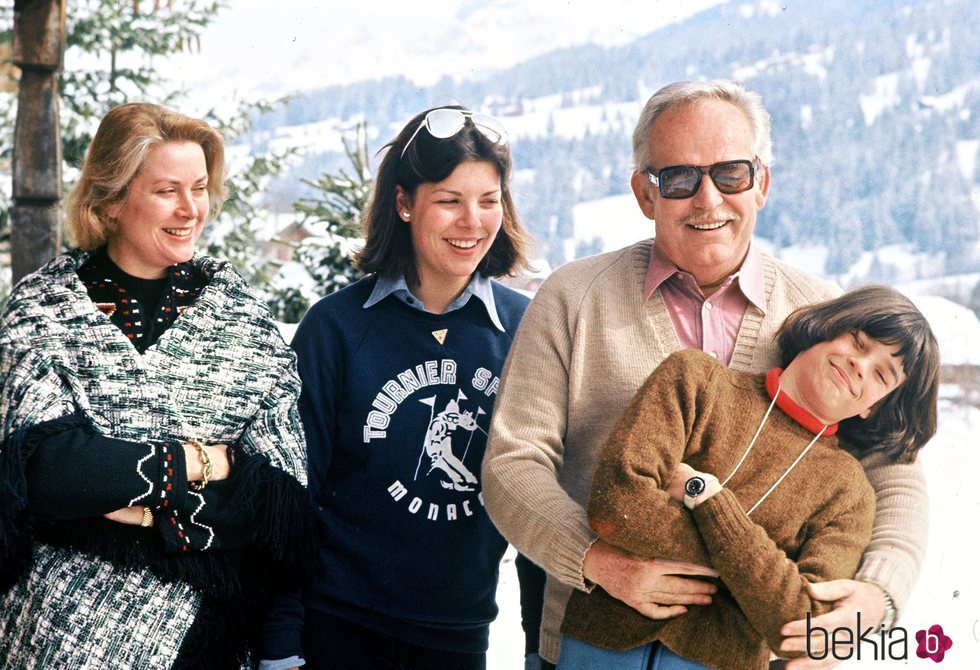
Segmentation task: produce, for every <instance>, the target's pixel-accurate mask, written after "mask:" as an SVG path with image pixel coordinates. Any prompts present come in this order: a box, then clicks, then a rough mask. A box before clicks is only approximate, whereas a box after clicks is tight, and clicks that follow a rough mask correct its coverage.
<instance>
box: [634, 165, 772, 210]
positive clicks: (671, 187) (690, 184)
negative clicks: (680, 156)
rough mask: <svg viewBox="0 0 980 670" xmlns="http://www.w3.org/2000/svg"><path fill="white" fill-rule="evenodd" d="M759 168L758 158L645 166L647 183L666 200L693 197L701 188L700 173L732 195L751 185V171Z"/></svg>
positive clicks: (719, 188)
mask: <svg viewBox="0 0 980 670" xmlns="http://www.w3.org/2000/svg"><path fill="white" fill-rule="evenodd" d="M761 168H762V164H761V163H760V161H759V159H758V158H755V159H753V160H751V161H746V160H740V161H722V162H721V163H715V164H714V165H704V166H702V165H671V166H670V167H665V168H664V169H662V170H653V169H651V168H646V170H645V172H646V175H647V177H648V178H649V179H650V183H651V184H653V185H654V186H657V187H659V188H660V195H661V196H663V197H664V198H667V199H669V200H683V199H684V198H691V197H694V194H695V193H697V192H698V189H699V188H701V175H705V174H706V175H708V176H709V177H711V181H712V182H714V185H715V188H716V189H718V191H719V192H720V193H724V194H726V195H733V194H735V193H742V192H744V191H748V190H749V189H750V188H752V186H754V185H755V173H756V172H758V171H759V170H760V169H761Z"/></svg>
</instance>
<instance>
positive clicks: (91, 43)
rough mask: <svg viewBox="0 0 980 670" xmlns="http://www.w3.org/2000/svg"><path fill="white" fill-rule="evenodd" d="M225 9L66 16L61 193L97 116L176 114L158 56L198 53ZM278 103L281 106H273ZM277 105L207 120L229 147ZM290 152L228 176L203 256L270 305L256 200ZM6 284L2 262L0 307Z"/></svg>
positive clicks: (165, 6)
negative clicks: (157, 106) (147, 104)
mask: <svg viewBox="0 0 980 670" xmlns="http://www.w3.org/2000/svg"><path fill="white" fill-rule="evenodd" d="M225 5H226V3H225V2H223V1H221V0H168V2H166V3H161V2H153V3H142V5H141V3H140V2H139V1H138V0H133V1H132V2H119V1H118V0H78V1H77V2H73V3H72V4H71V6H70V8H69V11H68V12H67V29H66V33H67V48H66V53H65V68H64V69H63V71H62V73H61V81H60V91H61V126H62V153H63V157H64V175H65V180H66V188H65V192H66V193H67V192H68V191H70V188H71V182H72V181H73V180H74V178H75V177H76V175H77V172H78V168H79V167H80V166H81V164H82V161H83V160H84V157H85V152H86V150H87V149H88V145H89V143H90V142H91V140H92V137H93V135H94V133H95V130H96V128H97V127H98V123H99V121H100V119H101V118H102V116H103V115H104V114H105V113H106V112H107V111H108V110H109V109H111V108H112V107H115V106H116V105H119V104H122V103H125V102H129V101H149V100H152V101H157V102H159V103H161V104H163V105H166V106H169V107H172V108H175V109H178V110H179V109H181V104H180V103H181V101H182V100H183V99H184V98H185V97H186V91H182V90H177V89H175V88H174V87H173V86H172V85H171V84H170V83H169V82H167V81H166V80H165V79H164V78H163V76H162V75H161V74H160V72H159V71H158V69H157V65H158V63H159V61H160V59H165V58H166V57H167V56H169V55H171V54H173V53H178V52H181V51H187V50H192V49H197V48H199V47H200V42H201V36H202V34H203V33H204V31H205V29H206V28H207V27H208V26H209V25H210V24H211V23H212V21H213V20H214V19H215V18H216V16H217V14H218V12H219V11H220V10H221V9H222V8H223V7H224V6H225ZM12 25H13V12H12V11H11V10H10V9H3V8H0V48H2V47H4V46H5V45H8V46H9V42H10V36H11V31H10V28H11V26H12ZM277 102H280V101H277ZM277 102H269V101H247V102H243V103H241V104H240V106H239V108H238V109H237V110H236V111H235V112H233V113H232V114H231V116H230V117H229V116H228V115H227V114H225V115H222V114H218V113H217V112H215V111H214V110H212V111H210V112H208V113H206V114H204V116H205V118H207V119H208V121H209V122H210V123H211V124H212V125H214V126H215V127H216V128H218V130H219V131H220V132H221V133H222V135H223V136H224V137H225V139H226V141H232V140H234V138H236V137H238V136H240V135H242V134H243V133H246V132H248V131H249V130H251V128H252V125H253V123H254V121H255V119H256V118H257V116H258V115H260V114H262V113H268V112H269V111H270V110H272V109H273V107H274V106H275V105H276V104H277ZM15 110H16V90H13V91H4V90H2V89H0V169H2V166H3V165H4V164H5V163H6V161H7V160H8V159H9V155H10V153H11V151H12V143H13V123H12V122H11V123H8V122H6V121H7V120H8V119H13V118H14V114H15ZM295 154H296V150H295V149H288V148H287V149H285V150H280V151H277V152H266V153H262V154H258V155H252V156H251V157H250V158H249V160H248V162H247V164H246V165H245V166H244V167H242V168H240V169H239V170H237V171H236V172H233V173H231V174H230V175H229V198H228V200H227V201H226V203H225V207H224V209H223V210H222V213H221V214H219V215H218V217H217V218H216V220H215V221H213V222H212V223H211V224H209V226H208V227H207V228H206V229H205V231H206V232H205V234H204V239H202V241H201V244H202V249H203V250H204V251H205V252H206V253H209V254H212V255H215V256H217V257H220V258H228V259H229V260H231V261H232V263H233V264H234V265H235V266H236V267H237V268H238V269H239V270H240V271H241V272H242V274H243V275H245V278H246V280H248V281H249V283H250V284H251V286H252V288H253V289H254V290H256V291H257V292H258V293H259V294H260V295H262V296H263V297H265V298H267V299H269V300H271V299H272V298H273V296H274V293H275V292H274V291H273V289H272V287H271V286H270V284H269V283H270V282H271V281H272V278H273V277H274V275H275V272H276V268H275V267H274V266H273V265H272V264H271V263H270V261H268V260H267V259H265V258H264V256H263V255H262V253H261V252H262V249H261V247H262V243H263V241H264V240H266V239H268V238H270V237H273V236H274V234H275V231H273V230H270V229H269V222H268V214H267V212H265V211H264V210H263V209H262V208H261V207H260V206H259V205H258V204H257V201H258V198H259V195H260V194H261V192H262V191H263V189H264V187H265V185H266V184H267V183H268V181H269V179H271V178H272V177H273V176H275V175H277V174H279V173H280V172H282V171H283V170H284V169H285V166H286V165H287V163H288V161H289V160H290V159H291V158H292V157H293V156H294V155H295ZM8 202H9V193H8V192H7V189H6V188H5V189H3V190H2V191H0V208H2V211H0V254H2V253H4V252H5V251H6V250H7V248H8V247H7V245H6V240H7V236H8V230H7V209H8V207H7V205H8ZM7 287H9V262H2V259H0V300H2V299H3V297H4V296H5V294H6V289H7Z"/></svg>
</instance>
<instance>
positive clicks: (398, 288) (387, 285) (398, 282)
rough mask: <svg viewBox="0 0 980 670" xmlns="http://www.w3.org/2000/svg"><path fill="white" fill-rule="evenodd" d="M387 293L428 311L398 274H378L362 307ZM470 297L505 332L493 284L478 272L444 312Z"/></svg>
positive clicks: (377, 301) (453, 309) (462, 304)
mask: <svg viewBox="0 0 980 670" xmlns="http://www.w3.org/2000/svg"><path fill="white" fill-rule="evenodd" d="M389 295H394V296H395V297H396V298H398V299H399V300H401V301H402V302H403V303H405V304H406V305H408V306H409V307H413V308H415V309H417V310H419V311H420V312H426V311H428V310H426V309H425V305H424V304H422V301H421V300H419V299H418V298H416V297H415V296H414V295H412V292H411V291H410V290H409V289H408V283H407V282H406V281H405V276H404V275H399V276H398V277H385V276H382V275H378V281H377V282H376V283H375V284H374V290H373V291H371V295H370V296H369V297H368V299H367V301H366V302H365V303H364V309H367V308H368V307H371V306H372V305H376V304H377V303H379V302H381V301H382V300H384V299H385V298H387V297H388V296H389ZM471 297H474V298H476V299H477V300H479V301H480V302H482V303H483V306H484V307H485V308H486V310H487V314H488V315H489V316H490V321H491V322H492V323H493V325H494V326H496V328H497V330H499V331H500V332H502V333H503V332H505V330H504V326H503V324H502V323H500V317H499V316H497V305H496V303H495V302H494V300H493V285H492V284H491V282H490V279H489V278H488V277H485V276H483V275H482V274H480V273H479V272H474V273H473V276H472V277H471V278H470V283H469V284H467V285H466V288H464V289H463V292H462V293H460V294H459V296H458V297H457V298H456V299H455V300H453V301H452V302H451V303H449V307H447V308H446V312H453V311H456V310H457V309H462V308H463V306H464V305H466V303H467V302H469V300H470V298H471Z"/></svg>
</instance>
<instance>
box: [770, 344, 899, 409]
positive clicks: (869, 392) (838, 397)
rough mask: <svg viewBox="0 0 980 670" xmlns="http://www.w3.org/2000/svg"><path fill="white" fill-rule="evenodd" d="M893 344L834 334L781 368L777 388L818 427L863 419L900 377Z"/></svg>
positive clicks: (897, 384)
mask: <svg viewBox="0 0 980 670" xmlns="http://www.w3.org/2000/svg"><path fill="white" fill-rule="evenodd" d="M898 352H899V346H898V345H897V344H891V345H889V344H885V343H883V342H880V341H879V340H875V339H872V338H870V337H868V336H867V335H866V334H865V333H863V332H862V331H859V330H858V331H853V332H849V333H843V334H841V335H838V336H837V337H835V338H834V339H832V340H829V341H826V342H820V343H818V344H815V345H813V346H812V347H810V348H809V349H806V350H804V351H802V352H801V353H800V354H798V355H797V356H796V358H794V359H793V361H792V362H791V363H790V364H789V365H788V366H786V370H785V371H784V372H783V375H782V377H781V378H780V386H781V387H783V388H784V389H785V390H786V392H787V393H789V395H790V397H791V398H793V400H795V401H796V402H797V403H798V404H799V405H800V406H801V407H803V408H804V409H806V410H808V411H809V412H810V413H811V414H813V415H814V416H816V417H817V418H818V419H820V420H821V421H823V422H824V423H827V424H831V423H836V422H838V421H843V420H844V419H849V418H850V417H852V416H860V417H861V418H867V417H868V416H869V415H870V414H871V409H872V408H873V407H874V405H875V404H876V403H877V402H878V401H879V400H881V399H882V398H884V397H885V396H886V395H888V394H889V393H891V392H892V391H894V390H895V389H896V388H898V387H899V386H900V385H901V384H902V383H903V382H904V381H905V379H906V375H905V370H904V368H903V360H902V358H901V357H900V356H899V355H898Z"/></svg>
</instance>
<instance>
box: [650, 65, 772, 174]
mask: <svg viewBox="0 0 980 670" xmlns="http://www.w3.org/2000/svg"><path fill="white" fill-rule="evenodd" d="M706 99H715V100H722V101H724V102H728V103H731V104H733V105H735V106H736V107H737V108H738V109H740V110H741V111H742V113H743V114H745V118H746V119H748V121H749V124H750V125H751V126H752V137H753V142H752V144H753V149H754V150H755V155H756V156H758V157H759V160H761V161H762V163H763V164H764V165H769V164H771V163H772V131H771V128H772V122H771V120H770V118H769V112H767V111H766V108H765V107H764V106H763V105H762V96H760V95H759V94H758V93H754V92H752V91H748V90H746V89H745V87H744V86H743V85H742V84H740V83H739V82H737V81H729V80H727V79H717V80H714V81H678V82H674V83H673V84H668V85H666V86H664V87H663V88H661V89H660V90H659V91H657V92H656V93H654V94H653V95H652V96H651V97H650V99H649V100H647V104H646V105H644V106H643V111H642V112H640V119H639V120H638V121H637V122H636V129H635V130H633V169H634V170H642V169H644V168H646V167H648V166H649V165H650V154H649V152H648V150H647V140H648V139H649V137H650V129H651V128H653V124H654V123H655V122H656V121H657V119H658V118H660V115H661V114H663V113H664V112H666V111H667V110H668V109H670V108H671V107H674V106H676V105H681V104H689V103H692V102H697V101H699V100H706Z"/></svg>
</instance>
